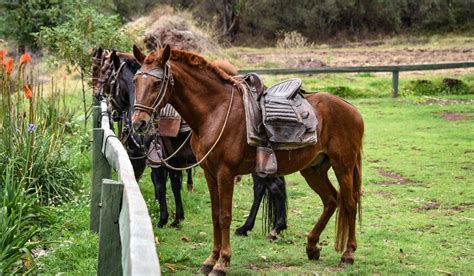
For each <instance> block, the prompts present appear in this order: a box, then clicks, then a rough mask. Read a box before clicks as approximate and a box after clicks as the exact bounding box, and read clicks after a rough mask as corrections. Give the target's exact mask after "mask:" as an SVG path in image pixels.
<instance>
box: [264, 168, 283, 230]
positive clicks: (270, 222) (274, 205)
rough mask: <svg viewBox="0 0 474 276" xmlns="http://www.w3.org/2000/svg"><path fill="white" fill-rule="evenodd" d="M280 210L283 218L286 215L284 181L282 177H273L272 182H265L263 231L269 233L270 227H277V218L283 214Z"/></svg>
mask: <svg viewBox="0 0 474 276" xmlns="http://www.w3.org/2000/svg"><path fill="white" fill-rule="evenodd" d="M280 181H281V182H280ZM282 199H283V200H282ZM282 211H283V212H285V218H286V217H288V216H287V215H288V197H287V195H286V182H285V178H284V177H278V178H274V180H273V181H272V183H266V187H265V193H264V195H263V212H262V220H263V223H262V224H263V232H264V233H269V232H270V230H271V229H272V228H276V227H277V223H278V222H277V220H279V219H281V218H280V216H282V215H283V214H282ZM285 222H286V221H285Z"/></svg>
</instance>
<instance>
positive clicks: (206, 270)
mask: <svg viewBox="0 0 474 276" xmlns="http://www.w3.org/2000/svg"><path fill="white" fill-rule="evenodd" d="M212 268H214V266H212V265H206V264H203V265H202V266H201V268H200V269H199V273H202V274H205V275H209V273H211V271H212Z"/></svg>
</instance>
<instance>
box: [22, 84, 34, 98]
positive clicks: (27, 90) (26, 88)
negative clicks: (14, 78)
mask: <svg viewBox="0 0 474 276" xmlns="http://www.w3.org/2000/svg"><path fill="white" fill-rule="evenodd" d="M23 93H25V97H26V98H27V99H29V100H31V99H33V92H32V91H31V89H30V86H29V85H26V84H24V85H23Z"/></svg>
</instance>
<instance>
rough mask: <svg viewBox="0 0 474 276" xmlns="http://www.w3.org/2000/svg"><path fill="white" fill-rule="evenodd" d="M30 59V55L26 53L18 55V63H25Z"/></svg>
mask: <svg viewBox="0 0 474 276" xmlns="http://www.w3.org/2000/svg"><path fill="white" fill-rule="evenodd" d="M30 61H31V56H30V54H28V53H24V54H23V55H21V57H20V64H27V63H28V62H30Z"/></svg>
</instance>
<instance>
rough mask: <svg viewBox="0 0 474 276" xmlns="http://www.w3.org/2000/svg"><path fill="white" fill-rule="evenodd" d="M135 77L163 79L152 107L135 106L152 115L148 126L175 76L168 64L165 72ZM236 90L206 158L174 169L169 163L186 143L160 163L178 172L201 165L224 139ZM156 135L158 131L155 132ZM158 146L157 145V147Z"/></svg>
mask: <svg viewBox="0 0 474 276" xmlns="http://www.w3.org/2000/svg"><path fill="white" fill-rule="evenodd" d="M135 76H141V77H143V78H147V77H148V76H151V77H154V78H156V79H158V80H159V79H161V80H162V82H161V86H160V92H159V94H158V97H156V99H155V101H154V102H153V104H152V105H151V106H146V105H143V104H137V103H136V101H135V105H134V108H135V111H136V110H139V111H143V112H145V113H147V114H148V115H150V120H149V121H148V124H149V123H150V122H152V121H154V117H155V116H156V113H157V111H158V108H160V105H161V104H162V102H163V99H164V98H165V94H166V91H167V90H168V86H169V85H170V84H171V87H173V86H174V80H173V75H172V74H171V68H170V65H169V64H168V63H166V65H165V68H164V70H163V71H159V70H158V69H152V70H150V71H141V70H138V71H137V73H136V74H135ZM235 88H236V85H235V84H234V85H233V86H232V94H231V97H230V102H229V107H228V109H227V113H226V116H225V119H224V124H223V125H222V129H221V131H220V133H219V136H218V137H217V139H216V141H215V142H214V144H213V145H212V146H211V148H210V149H209V151H208V152H207V153H206V154H204V156H203V157H202V158H201V160H199V161H197V162H196V163H195V164H193V165H190V166H187V167H184V168H176V167H173V166H171V165H170V164H169V163H168V162H166V161H168V160H169V159H170V158H171V157H173V156H174V155H175V154H176V153H177V152H178V151H179V150H180V149H181V148H182V146H183V145H184V143H183V144H182V145H181V146H180V147H179V148H178V150H176V151H175V152H174V153H173V154H172V155H170V156H168V157H167V158H162V157H161V156H160V161H161V162H162V163H163V164H164V165H165V166H166V167H168V168H170V169H172V170H176V171H183V170H187V169H191V168H194V167H196V166H197V165H199V164H201V163H202V162H203V161H204V160H205V159H206V158H207V157H208V156H209V154H211V152H212V150H214V148H215V147H216V145H217V143H218V142H219V141H220V139H221V137H222V134H223V133H224V129H225V127H226V125H227V121H228V119H229V115H230V110H231V109H232V103H233V101H234V92H235ZM136 96H137V95H136V94H135V99H136ZM152 125H153V126H154V125H155V124H154V123H152ZM155 133H156V131H155ZM190 136H191V135H189V136H188V137H187V138H186V140H185V143H186V141H187V140H188V139H189V138H190ZM156 146H157V145H156V144H155V147H156Z"/></svg>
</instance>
